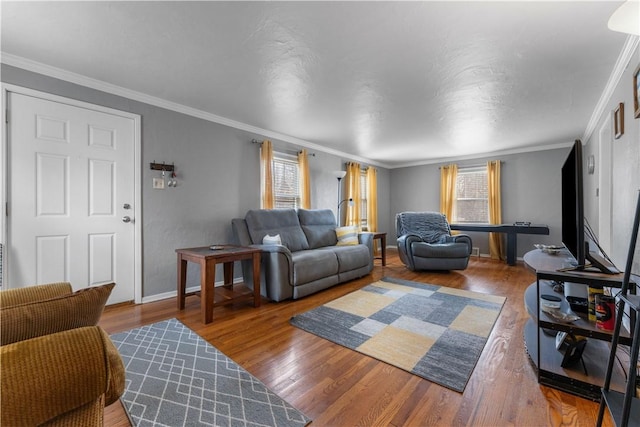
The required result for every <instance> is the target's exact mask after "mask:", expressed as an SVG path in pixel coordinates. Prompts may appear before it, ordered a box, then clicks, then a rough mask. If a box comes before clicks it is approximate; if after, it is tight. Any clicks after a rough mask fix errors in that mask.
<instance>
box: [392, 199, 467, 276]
mask: <svg viewBox="0 0 640 427" xmlns="http://www.w3.org/2000/svg"><path fill="white" fill-rule="evenodd" d="M396 235H397V236H398V255H399V256H400V260H401V261H402V262H403V263H404V265H406V266H407V268H409V270H414V271H415V270H464V269H465V268H467V264H468V263H469V255H471V248H472V242H471V237H469V236H467V235H466V234H457V235H455V236H452V235H451V229H450V227H449V223H448V222H447V218H446V217H445V216H444V215H443V214H441V213H440V212H401V213H399V214H397V215H396Z"/></svg>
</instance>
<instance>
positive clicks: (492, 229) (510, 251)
mask: <svg viewBox="0 0 640 427" xmlns="http://www.w3.org/2000/svg"><path fill="white" fill-rule="evenodd" d="M450 228H451V229H452V230H458V231H481V232H485V233H506V235H507V264H509V265H516V257H517V246H518V234H544V235H548V234H549V227H548V226H546V225H533V224H532V225H516V224H450Z"/></svg>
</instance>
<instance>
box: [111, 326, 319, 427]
mask: <svg viewBox="0 0 640 427" xmlns="http://www.w3.org/2000/svg"><path fill="white" fill-rule="evenodd" d="M111 340H112V341H113V343H114V344H115V346H116V347H117V348H118V350H119V351H120V355H121V356H122V359H123V361H124V365H125V371H126V384H125V392H124V394H123V396H122V402H123V404H124V407H125V409H126V410H127V411H128V413H129V417H130V419H131V421H132V422H133V423H134V425H136V426H171V427H177V426H200V425H202V426H205V425H206V426H229V427H231V426H305V425H307V424H309V423H310V422H311V420H310V419H309V418H307V417H306V416H305V415H304V414H303V413H301V412H300V411H298V410H297V409H295V408H294V407H293V406H291V405H290V404H288V403H287V402H285V401H284V400H283V399H281V398H280V397H278V396H277V395H276V394H275V393H273V392H272V391H271V390H269V389H268V388H267V387H266V386H265V385H264V384H263V383H262V382H260V381H259V380H258V379H257V378H255V377H254V376H253V375H251V374H249V373H248V372H247V371H245V370H244V369H243V368H242V367H240V366H239V365H238V364H236V363H235V362H234V361H233V360H231V359H229V358H228V357H227V356H225V355H224V354H222V353H221V352H220V351H219V350H218V349H216V348H215V347H213V346H212V345H211V344H209V343H208V342H206V341H205V340H204V339H202V338H201V337H200V336H198V335H197V334H196V333H195V332H193V331H192V330H191V329H189V328H187V327H186V326H185V325H183V324H182V323H180V322H179V321H178V320H176V319H170V320H166V321H163V322H159V323H154V324H152V325H147V326H143V327H141V328H136V329H132V330H130V331H125V332H121V333H118V334H114V335H111Z"/></svg>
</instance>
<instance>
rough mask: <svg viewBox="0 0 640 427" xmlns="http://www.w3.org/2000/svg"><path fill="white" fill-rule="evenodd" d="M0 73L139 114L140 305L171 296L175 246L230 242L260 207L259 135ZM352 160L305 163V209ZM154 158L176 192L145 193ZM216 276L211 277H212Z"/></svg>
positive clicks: (322, 156)
mask: <svg viewBox="0 0 640 427" xmlns="http://www.w3.org/2000/svg"><path fill="white" fill-rule="evenodd" d="M1 71H2V72H1V76H2V82H4V83H9V84H14V85H18V86H23V87H27V88H31V89H35V90H39V91H42V92H48V93H51V94H55V95H59V96H64V97H68V98H73V99H77V100H81V101H85V102H89V103H93V104H97V105H102V106H105V107H110V108H115V109H118V110H122V111H127V112H131V113H135V114H139V115H141V116H142V262H143V267H142V268H143V274H142V280H143V283H142V286H143V289H142V294H143V297H144V298H145V299H146V300H149V299H152V298H153V297H154V296H161V295H164V294H167V293H172V292H173V293H174V292H175V290H176V255H175V249H176V248H182V247H194V246H203V245H209V244H212V243H222V242H229V241H230V240H231V219H232V218H235V217H243V216H244V214H245V213H246V211H247V210H249V209H257V208H259V206H260V184H259V182H260V168H259V149H258V145H257V144H253V143H251V140H252V139H254V138H255V139H258V140H262V139H264V137H263V136H261V135H256V134H252V133H249V132H245V131H242V130H238V129H234V128H230V127H228V126H224V125H221V124H217V123H213V122H210V121H206V120H202V119H199V118H194V117H191V116H187V115H184V114H180V113H176V112H174V111H169V110H166V109H163V108H159V107H155V106H152V105H148V104H145V103H141V102H137V101H134V100H131V99H127V98H123V97H120V96H115V95H111V94H108V93H104V92H100V91H97V90H94V89H90V88H87V87H83V86H79V85H76V84H73V83H69V82H65V81H62V80H58V79H54V78H51V77H47V76H43V75H40V74H36V73H33V72H29V71H26V70H22V69H19V68H15V67H11V66H8V65H5V64H2V69H1ZM273 143H274V148H275V149H280V150H288V151H291V152H295V151H296V150H297V149H300V147H295V146H292V145H290V144H288V143H286V142H283V141H277V140H274V141H273ZM309 151H310V152H313V150H309ZM351 160H352V159H348V158H340V157H337V156H334V155H330V154H326V153H322V152H315V156H311V157H310V158H309V167H310V172H311V193H312V197H311V207H312V208H331V209H333V210H334V211H335V210H336V208H337V180H336V178H334V177H333V175H332V174H331V171H333V170H339V169H343V170H344V163H345V162H347V161H351ZM153 161H155V162H167V163H174V164H175V167H176V171H177V175H178V177H177V179H178V187H177V188H175V189H174V188H167V189H165V190H154V189H152V178H153V177H157V176H158V172H157V171H151V170H150V168H149V163H151V162H153ZM363 166H366V165H364V164H363ZM376 168H377V169H378V200H379V202H378V203H379V212H380V213H379V228H380V231H388V230H386V229H385V226H386V225H387V224H389V223H390V221H389V217H388V212H389V173H388V171H387V170H385V169H384V168H380V167H376ZM189 268H190V271H189V276H188V283H187V286H194V285H197V284H198V280H199V271H198V268H197V266H192V265H191V264H190V266H189ZM239 275H240V266H239V264H238V265H237V267H236V276H239ZM221 279H222V275H221V272H218V274H217V280H221Z"/></svg>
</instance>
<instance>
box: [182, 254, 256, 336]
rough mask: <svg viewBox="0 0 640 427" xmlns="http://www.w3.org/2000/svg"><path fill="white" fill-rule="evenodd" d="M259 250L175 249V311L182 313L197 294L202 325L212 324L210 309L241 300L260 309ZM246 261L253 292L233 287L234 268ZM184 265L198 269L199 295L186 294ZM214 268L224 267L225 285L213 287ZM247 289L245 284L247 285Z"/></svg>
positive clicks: (185, 267)
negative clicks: (190, 297)
mask: <svg viewBox="0 0 640 427" xmlns="http://www.w3.org/2000/svg"><path fill="white" fill-rule="evenodd" d="M260 252H261V251H260V249H256V248H248V247H243V246H235V245H219V246H215V249H211V247H210V246H203V247H198V248H186V249H176V253H177V254H178V310H184V302H185V298H186V297H187V296H188V295H194V294H198V293H199V294H200V298H201V300H200V311H201V313H202V323H205V324H207V323H211V322H212V321H213V307H216V306H221V305H226V304H231V303H232V302H235V301H238V300H240V299H251V298H253V306H254V307H260ZM245 259H251V260H253V289H249V288H248V287H247V286H240V289H239V290H238V289H234V287H233V264H234V262H236V261H242V260H245ZM187 261H191V262H195V263H197V264H199V265H200V291H199V292H190V293H188V294H187V293H186V283H187ZM216 264H223V265H224V284H223V286H214V285H215V283H214V282H215V279H216ZM247 285H248V284H247Z"/></svg>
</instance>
